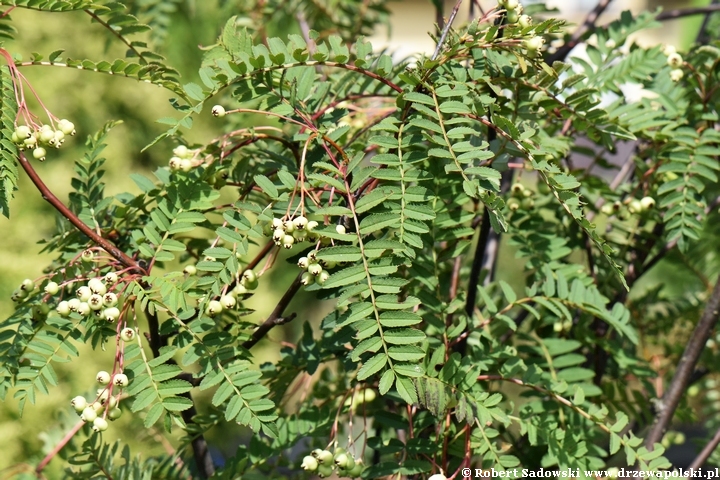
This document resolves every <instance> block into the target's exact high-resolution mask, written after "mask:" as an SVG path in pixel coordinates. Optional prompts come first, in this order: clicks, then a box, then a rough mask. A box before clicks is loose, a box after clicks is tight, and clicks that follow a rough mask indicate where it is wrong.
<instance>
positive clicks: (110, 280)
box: [105, 272, 118, 285]
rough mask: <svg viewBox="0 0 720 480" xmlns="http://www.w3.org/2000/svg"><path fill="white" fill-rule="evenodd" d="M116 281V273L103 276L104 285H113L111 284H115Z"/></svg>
mask: <svg viewBox="0 0 720 480" xmlns="http://www.w3.org/2000/svg"><path fill="white" fill-rule="evenodd" d="M117 281H118V276H117V273H115V272H108V273H106V274H105V283H106V284H108V285H113V284H115V283H117Z"/></svg>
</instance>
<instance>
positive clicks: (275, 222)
mask: <svg viewBox="0 0 720 480" xmlns="http://www.w3.org/2000/svg"><path fill="white" fill-rule="evenodd" d="M272 226H273V228H282V226H283V221H282V220H281V219H279V218H273V219H272Z"/></svg>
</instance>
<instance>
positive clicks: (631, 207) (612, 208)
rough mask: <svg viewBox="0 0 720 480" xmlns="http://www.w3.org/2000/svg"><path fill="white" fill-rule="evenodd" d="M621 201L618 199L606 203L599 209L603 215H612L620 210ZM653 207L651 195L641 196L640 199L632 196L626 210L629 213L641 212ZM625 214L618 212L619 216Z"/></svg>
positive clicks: (653, 202) (653, 201) (653, 200)
mask: <svg viewBox="0 0 720 480" xmlns="http://www.w3.org/2000/svg"><path fill="white" fill-rule="evenodd" d="M622 206H623V203H622V202H620V201H619V200H618V201H616V202H614V203H606V204H605V205H603V206H602V208H601V211H602V213H604V214H605V215H613V214H617V213H618V212H620V210H621V209H622ZM654 207H655V199H654V198H652V197H643V198H641V199H639V200H638V199H637V198H633V199H632V200H630V202H628V204H627V212H628V213H630V214H642V213H645V212H647V211H649V210H652V209H653V208H654ZM625 216H626V214H625V213H624V212H620V217H621V218H622V217H625Z"/></svg>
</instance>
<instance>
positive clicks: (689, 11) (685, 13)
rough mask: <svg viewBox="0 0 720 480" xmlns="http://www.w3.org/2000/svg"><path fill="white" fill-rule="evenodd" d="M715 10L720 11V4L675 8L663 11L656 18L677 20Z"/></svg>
mask: <svg viewBox="0 0 720 480" xmlns="http://www.w3.org/2000/svg"><path fill="white" fill-rule="evenodd" d="M715 12H720V5H708V6H706V7H696V8H677V9H675V10H668V11H667V12H661V13H660V15H658V16H657V17H655V18H656V19H657V20H675V19H676V18H682V17H689V16H691V15H703V14H706V15H707V14H709V13H715Z"/></svg>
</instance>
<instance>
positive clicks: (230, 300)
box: [220, 295, 237, 309]
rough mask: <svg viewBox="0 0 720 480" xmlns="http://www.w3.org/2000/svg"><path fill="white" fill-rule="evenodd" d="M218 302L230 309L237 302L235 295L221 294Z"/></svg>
mask: <svg viewBox="0 0 720 480" xmlns="http://www.w3.org/2000/svg"><path fill="white" fill-rule="evenodd" d="M220 303H221V304H222V306H223V308H227V309H230V308H233V307H234V306H235V304H236V303H237V302H236V301H235V297H233V296H232V295H223V296H222V297H220Z"/></svg>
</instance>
